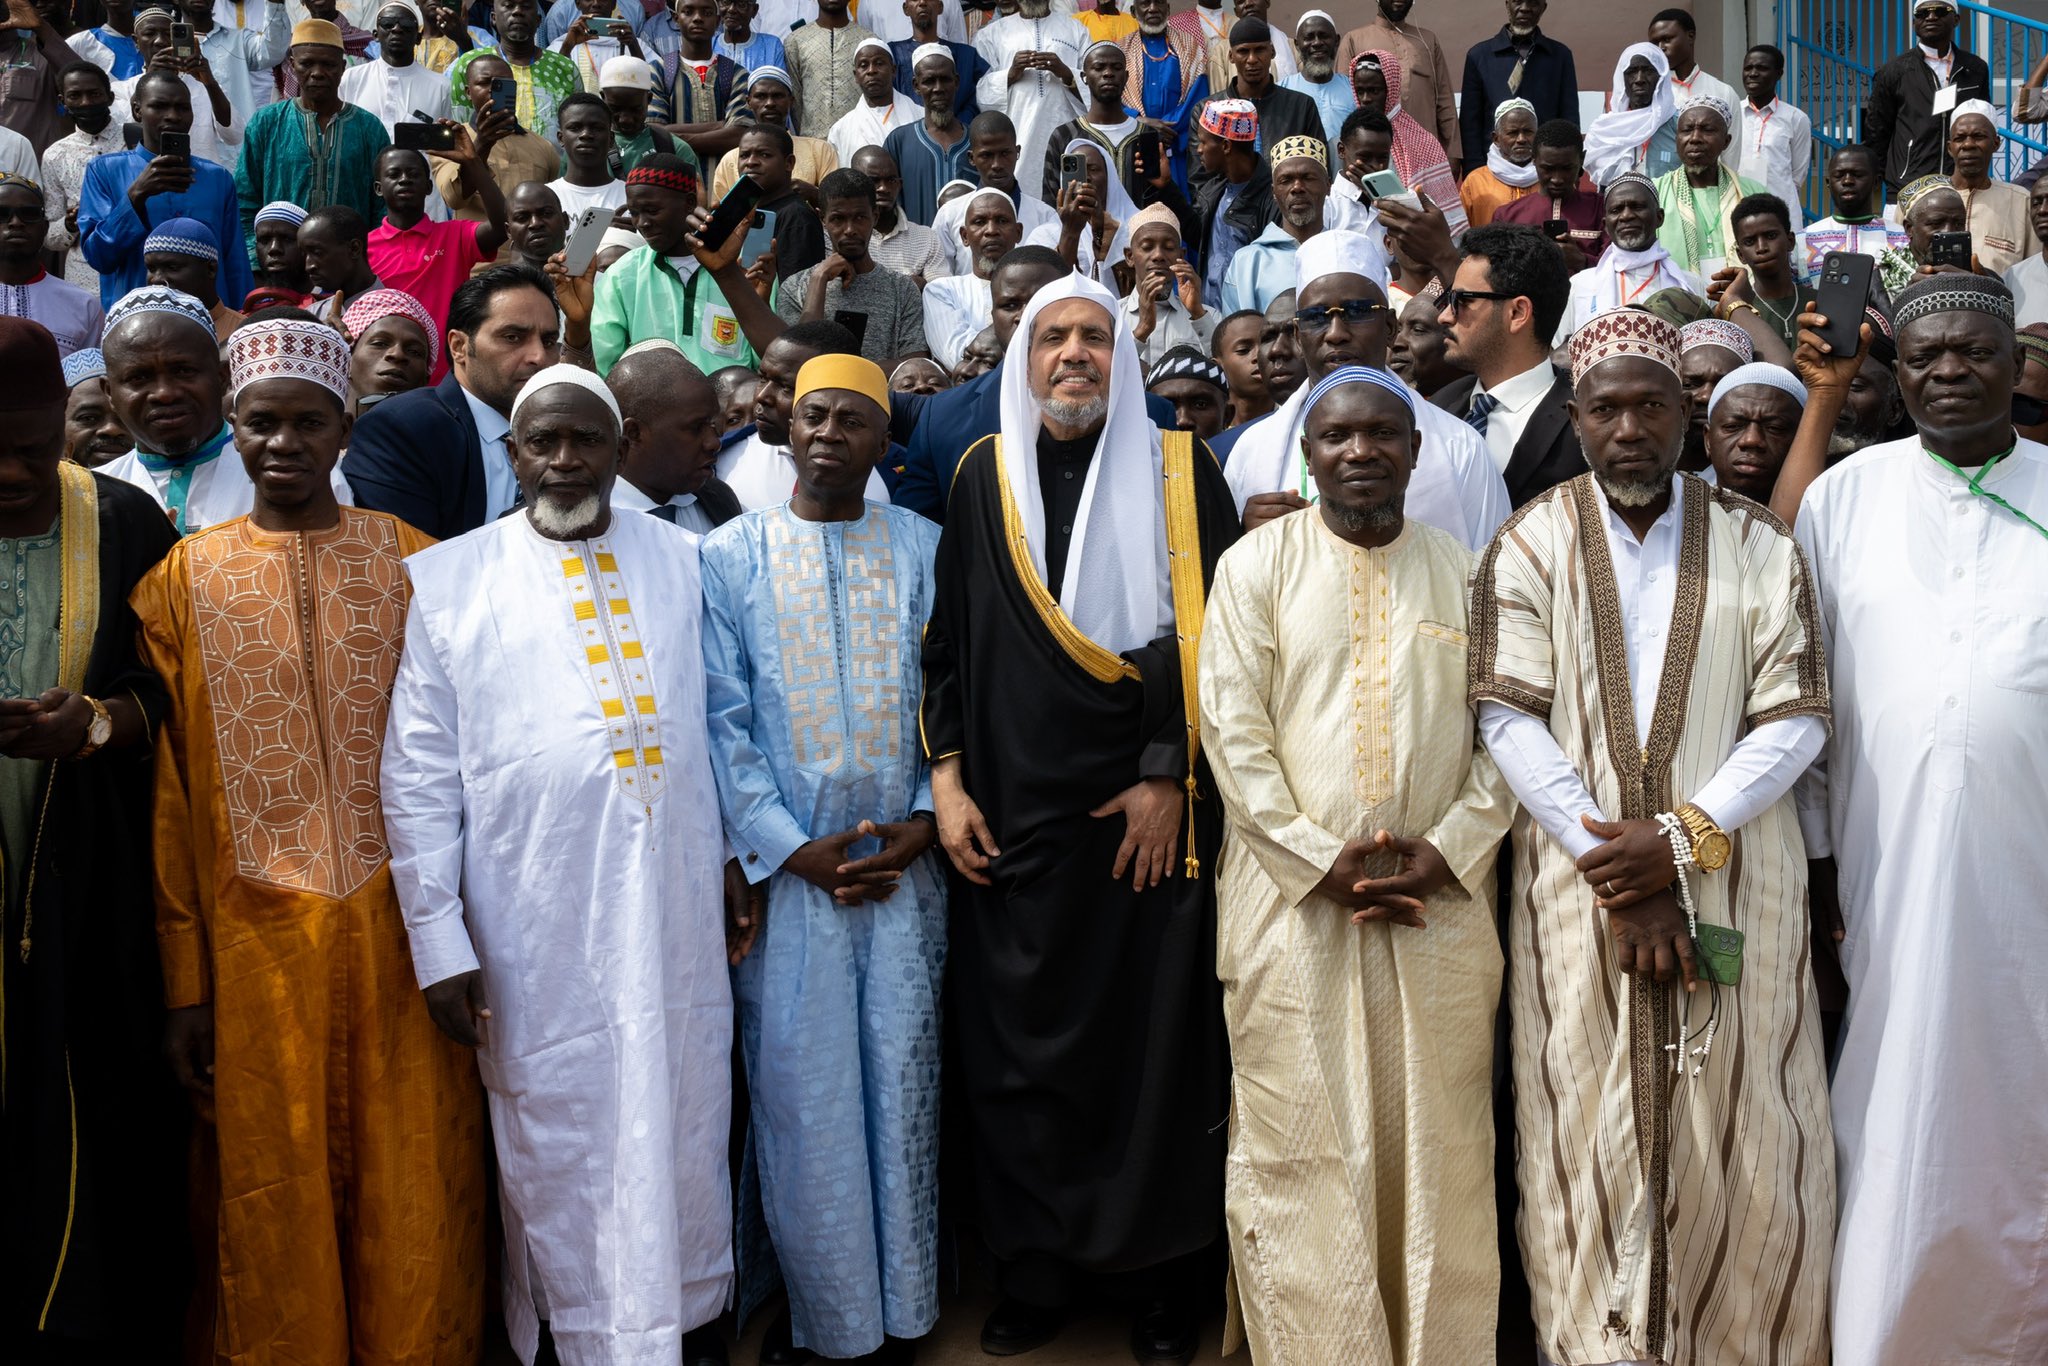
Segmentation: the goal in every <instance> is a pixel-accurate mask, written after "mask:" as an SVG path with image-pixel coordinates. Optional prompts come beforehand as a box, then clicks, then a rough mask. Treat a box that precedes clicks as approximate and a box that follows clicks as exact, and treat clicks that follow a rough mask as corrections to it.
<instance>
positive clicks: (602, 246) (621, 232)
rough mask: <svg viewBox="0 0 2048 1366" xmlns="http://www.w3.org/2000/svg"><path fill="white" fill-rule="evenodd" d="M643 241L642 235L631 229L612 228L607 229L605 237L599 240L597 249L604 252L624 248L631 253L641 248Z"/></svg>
mask: <svg viewBox="0 0 2048 1366" xmlns="http://www.w3.org/2000/svg"><path fill="white" fill-rule="evenodd" d="M641 241H642V238H641V236H640V234H639V233H637V232H635V231H633V230H632V229H631V228H619V227H611V228H606V229H605V230H604V236H602V237H600V238H598V239H597V249H598V250H599V251H604V250H607V249H608V248H611V247H624V248H625V249H626V250H627V251H631V250H632V249H633V248H635V247H637V246H639V245H640V243H641Z"/></svg>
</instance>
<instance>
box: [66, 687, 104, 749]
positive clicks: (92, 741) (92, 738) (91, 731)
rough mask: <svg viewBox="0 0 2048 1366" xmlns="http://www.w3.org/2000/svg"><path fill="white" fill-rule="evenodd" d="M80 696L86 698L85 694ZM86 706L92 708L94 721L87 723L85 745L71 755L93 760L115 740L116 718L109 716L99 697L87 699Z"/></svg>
mask: <svg viewBox="0 0 2048 1366" xmlns="http://www.w3.org/2000/svg"><path fill="white" fill-rule="evenodd" d="M79 696H80V697H85V694H84V693H80V694H79ZM85 704H86V705H87V706H88V707H91V708H92V720H91V721H89V722H87V723H86V727H85V743H84V744H82V745H80V746H79V747H78V748H77V750H76V751H74V752H73V753H72V755H71V757H72V758H74V759H89V758H91V757H92V756H93V755H95V754H97V753H98V752H99V751H100V749H101V748H102V747H104V746H105V745H106V743H107V741H109V740H111V739H113V738H114V718H113V717H111V716H109V715H107V709H106V707H105V705H104V704H102V703H101V702H100V700H99V699H98V698H97V697H86V698H85Z"/></svg>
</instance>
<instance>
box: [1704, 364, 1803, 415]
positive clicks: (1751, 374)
mask: <svg viewBox="0 0 2048 1366" xmlns="http://www.w3.org/2000/svg"><path fill="white" fill-rule="evenodd" d="M1752 384H1763V385H1768V386H1769V387H1770V388H1773V389H1777V390H1780V391H1782V392H1784V393H1787V394H1790V395H1791V396H1792V401H1793V402H1794V403H1797V404H1799V405H1800V406H1801V407H1804V406H1805V404H1806V386H1805V385H1804V384H1801V383H1800V382H1799V376H1797V375H1795V374H1793V373H1792V372H1791V371H1790V370H1787V369H1786V368H1785V367H1784V366H1782V365H1766V364H1764V363H1763V362H1762V361H1751V362H1750V363H1749V364H1747V365H1738V366H1736V367H1735V368H1734V369H1733V370H1730V371H1729V372H1728V373H1727V374H1726V375H1725V376H1723V377H1722V380H1721V382H1720V383H1719V384H1717V385H1715V386H1714V393H1713V397H1711V398H1709V399H1708V400H1707V414H1708V415H1709V416H1712V415H1713V412H1714V409H1716V408H1718V407H1720V406H1721V400H1722V399H1724V398H1726V397H1728V395H1730V394H1732V393H1734V392H1735V391H1736V390H1737V389H1743V388H1747V387H1748V386H1750V385H1752Z"/></svg>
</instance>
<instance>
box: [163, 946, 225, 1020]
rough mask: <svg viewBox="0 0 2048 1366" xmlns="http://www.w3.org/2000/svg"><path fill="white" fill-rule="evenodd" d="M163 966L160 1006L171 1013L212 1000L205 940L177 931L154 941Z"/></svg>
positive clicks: (210, 977) (211, 985)
mask: <svg viewBox="0 0 2048 1366" xmlns="http://www.w3.org/2000/svg"><path fill="white" fill-rule="evenodd" d="M157 952H158V953H159V955H160V956H161V957H162V959H163V965H164V1005H165V1006H166V1007H167V1008H168V1009H171V1010H181V1009H183V1008H184V1007H186V1006H198V1005H205V1004H206V1003H207V1002H208V1001H210V1000H212V999H213V980H212V979H213V974H212V973H211V972H210V971H208V969H207V963H206V937H205V936H204V935H202V934H200V933H199V932H198V931H196V930H179V931H176V932H175V933H172V934H165V935H159V936H158V937H157Z"/></svg>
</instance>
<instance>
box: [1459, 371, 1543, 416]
mask: <svg viewBox="0 0 2048 1366" xmlns="http://www.w3.org/2000/svg"><path fill="white" fill-rule="evenodd" d="M1556 378H1557V377H1556V375H1555V374H1553V373H1552V372H1551V368H1550V361H1549V359H1548V358H1547V357H1546V358H1545V359H1544V360H1542V361H1539V362H1538V363H1537V364H1535V365H1534V366H1531V367H1530V368H1529V369H1527V370H1524V371H1523V372H1522V373H1521V374H1519V375H1511V376H1509V377H1508V378H1507V379H1504V380H1502V381H1501V382H1500V384H1499V385H1498V386H1497V387H1495V388H1492V389H1489V388H1487V387H1486V386H1485V385H1483V384H1481V385H1479V386H1477V387H1476V388H1474V389H1473V391H1472V394H1473V397H1475V398H1477V397H1478V396H1479V395H1480V394H1485V395H1487V396H1488V397H1490V398H1491V399H1493V401H1494V402H1495V403H1498V404H1499V405H1500V406H1501V407H1503V408H1505V409H1507V410H1508V411H1509V412H1511V413H1519V412H1521V411H1522V409H1524V408H1526V407H1528V406H1529V405H1530V404H1532V403H1535V402H1537V401H1539V400H1540V399H1541V398H1542V397H1543V396H1544V395H1545V394H1547V393H1549V392H1550V386H1551V384H1552V383H1554V382H1555V381H1556Z"/></svg>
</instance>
